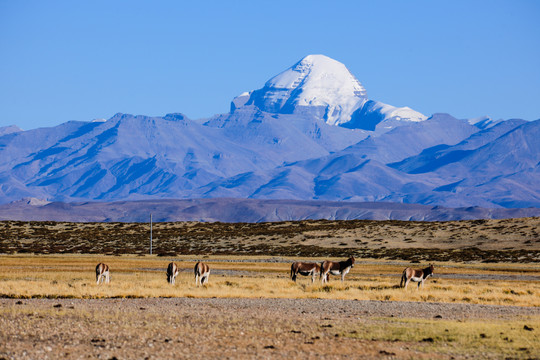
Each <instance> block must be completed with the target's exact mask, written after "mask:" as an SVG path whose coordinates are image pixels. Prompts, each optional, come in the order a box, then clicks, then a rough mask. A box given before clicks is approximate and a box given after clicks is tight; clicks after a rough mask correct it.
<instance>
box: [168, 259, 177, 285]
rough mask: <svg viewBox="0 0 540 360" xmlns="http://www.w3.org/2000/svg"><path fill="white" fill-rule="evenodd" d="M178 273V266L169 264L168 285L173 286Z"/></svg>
mask: <svg viewBox="0 0 540 360" xmlns="http://www.w3.org/2000/svg"><path fill="white" fill-rule="evenodd" d="M178 272H179V270H178V265H176V264H175V263H173V262H172V263H170V264H169V266H167V282H168V283H169V284H172V285H174V284H175V282H176V277H177V276H178Z"/></svg>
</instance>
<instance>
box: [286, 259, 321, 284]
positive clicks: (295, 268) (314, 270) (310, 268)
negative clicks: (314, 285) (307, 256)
mask: <svg viewBox="0 0 540 360" xmlns="http://www.w3.org/2000/svg"><path fill="white" fill-rule="evenodd" d="M320 273H321V265H319V264H315V263H307V262H294V263H292V265H291V280H292V281H296V276H297V275H298V274H300V275H304V276H310V275H311V282H315V277H316V276H317V275H319V274H320Z"/></svg>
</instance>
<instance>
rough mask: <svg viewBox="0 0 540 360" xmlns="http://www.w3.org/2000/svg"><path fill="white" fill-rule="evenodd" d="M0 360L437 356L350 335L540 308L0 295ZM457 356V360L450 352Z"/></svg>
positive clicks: (520, 314) (522, 314)
mask: <svg viewBox="0 0 540 360" xmlns="http://www.w3.org/2000/svg"><path fill="white" fill-rule="evenodd" d="M0 304H1V312H2V316H1V317H0V359H3V358H6V359H12V358H13V359H58V358H64V357H65V358H70V359H86V358H99V359H127V358H129V359H166V358H188V357H189V358H194V359H201V358H211V359H216V358H220V359H236V358H250V359H266V358H272V359H285V358H312V359H332V358H336V359H337V358H359V357H363V358H366V359H371V358H374V359H377V358H410V359H433V358H437V359H446V358H452V357H451V356H450V355H448V354H446V355H445V354H440V353H435V352H432V351H431V352H430V351H429V350H427V351H425V350H423V351H419V350H418V345H417V344H409V343H407V342H403V341H398V342H396V341H381V340H376V339H372V340H360V339H357V338H355V337H354V334H355V333H356V332H357V331H359V330H360V329H361V327H362V326H363V324H365V323H366V322H376V321H379V320H378V319H380V318H382V317H395V318H424V319H442V320H444V319H455V320H461V321H467V320H468V319H514V320H515V319H519V318H524V319H525V318H526V317H528V316H540V308H527V307H513V306H486V305H472V304H448V303H444V304H443V303H407V302H380V301H345V300H323V299H302V300H293V299H226V298H225V299H224V298H211V299H197V298H169V299H156V298H153V299H103V300H81V299H61V300H58V299H53V300H49V299H31V300H26V299H25V300H14V299H1V300H0ZM455 358H460V356H455Z"/></svg>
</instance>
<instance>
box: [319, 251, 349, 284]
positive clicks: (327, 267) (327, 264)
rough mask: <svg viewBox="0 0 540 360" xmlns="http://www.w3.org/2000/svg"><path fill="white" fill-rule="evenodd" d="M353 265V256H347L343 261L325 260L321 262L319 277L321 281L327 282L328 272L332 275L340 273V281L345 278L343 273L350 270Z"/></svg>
mask: <svg viewBox="0 0 540 360" xmlns="http://www.w3.org/2000/svg"><path fill="white" fill-rule="evenodd" d="M353 266H354V256H351V257H349V258H348V259H347V260H345V261H340V262H335V261H328V260H325V261H323V262H322V264H321V275H320V278H321V280H322V283H323V284H324V283H326V282H328V277H329V276H328V274H332V275H341V281H342V282H343V279H344V278H345V275H347V273H348V272H349V271H350V270H351V268H352V267H353Z"/></svg>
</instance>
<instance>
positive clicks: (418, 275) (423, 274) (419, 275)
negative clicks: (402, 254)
mask: <svg viewBox="0 0 540 360" xmlns="http://www.w3.org/2000/svg"><path fill="white" fill-rule="evenodd" d="M429 276H433V265H431V264H430V265H429V266H428V267H427V268H425V269H413V268H410V267H408V268H405V270H403V275H401V282H400V283H399V287H404V286H403V284H404V283H405V289H407V285H409V282H410V281H411V280H412V281H415V282H417V283H418V287H417V288H416V289H417V290H418V289H419V288H420V285H422V287H424V281H426V279H427V278H428V277H429Z"/></svg>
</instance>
